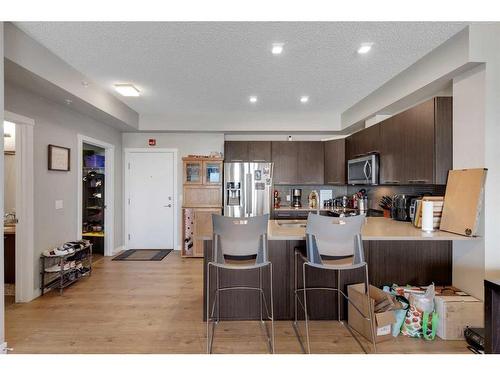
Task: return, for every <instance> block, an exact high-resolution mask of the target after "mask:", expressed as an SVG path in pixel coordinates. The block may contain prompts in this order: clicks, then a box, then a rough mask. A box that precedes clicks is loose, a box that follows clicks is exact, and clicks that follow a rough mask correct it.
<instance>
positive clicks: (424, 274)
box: [199, 217, 474, 320]
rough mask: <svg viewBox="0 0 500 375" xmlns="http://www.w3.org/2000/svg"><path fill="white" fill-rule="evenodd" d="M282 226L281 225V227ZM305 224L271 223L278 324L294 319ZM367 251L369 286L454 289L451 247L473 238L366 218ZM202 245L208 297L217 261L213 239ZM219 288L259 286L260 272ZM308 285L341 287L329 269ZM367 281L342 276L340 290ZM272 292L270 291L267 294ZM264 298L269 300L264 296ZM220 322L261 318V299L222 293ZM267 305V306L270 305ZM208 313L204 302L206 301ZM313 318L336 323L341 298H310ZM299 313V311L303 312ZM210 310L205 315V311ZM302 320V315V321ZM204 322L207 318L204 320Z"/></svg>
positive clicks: (225, 276)
mask: <svg viewBox="0 0 500 375" xmlns="http://www.w3.org/2000/svg"><path fill="white" fill-rule="evenodd" d="M280 224H282V225H280ZM305 224H306V221H305V220H270V221H269V228H268V240H269V242H268V244H269V260H270V261H271V263H272V265H273V286H274V288H273V294H274V311H275V314H276V319H280V320H292V319H294V285H295V284H294V275H295V268H294V266H295V263H294V254H295V250H296V249H304V248H305V244H306V243H305V242H306V241H305ZM362 236H363V247H364V253H365V258H366V262H367V263H368V269H369V279H370V283H371V284H372V285H375V286H378V287H380V286H382V285H392V284H398V285H406V284H410V285H429V284H430V283H435V284H436V285H451V284H452V268H453V267H452V259H453V252H452V246H453V245H452V244H453V241H455V240H460V241H473V240H474V238H470V237H464V236H460V235H456V234H453V233H448V232H442V231H435V232H432V233H425V232H422V230H421V229H419V228H415V227H414V226H413V225H412V224H411V223H409V222H400V221H394V220H392V219H387V218H382V217H368V218H367V222H366V224H365V226H364V228H363V232H362ZM199 239H203V240H204V255H205V258H204V265H205V267H204V270H203V272H204V285H205V287H204V288H203V293H204V294H205V297H206V282H207V274H206V270H207V267H206V266H207V263H208V262H209V261H211V260H212V259H213V254H212V239H211V238H208V237H204V238H199ZM302 263H303V262H302V260H300V258H299V261H298V265H297V270H298V271H297V274H298V278H299V285H300V284H301V280H302ZM266 271H267V270H264V271H263V272H262V275H263V281H264V285H265V288H268V286H269V275H268V272H266ZM210 277H211V290H212V292H211V293H210V299H211V301H213V296H214V295H215V293H214V288H215V285H216V284H215V283H216V278H215V272H211V274H210ZM219 277H220V279H219V280H220V283H221V286H229V285H251V286H256V285H258V280H259V276H258V271H255V270H249V271H226V270H222V271H220V274H219ZM306 278H307V280H308V281H307V282H308V286H315V287H321V286H332V287H335V286H336V283H337V278H336V274H335V273H334V272H332V271H327V270H316V269H314V270H311V271H308V273H307V277H306ZM363 281H364V272H363V269H357V270H352V271H345V272H342V273H341V276H340V288H341V289H343V290H344V292H347V285H349V284H354V283H359V282H363ZM267 290H268V289H267ZM266 295H269V294H268V293H267V292H266ZM220 298H221V310H220V314H221V318H222V319H229V320H248V319H258V318H259V316H260V312H259V298H258V294H257V293H254V292H249V291H243V292H239V291H225V292H222V293H221V296H220ZM268 303H269V301H268ZM204 305H205V306H204V307H205V308H206V298H204ZM308 305H309V306H310V315H311V319H313V320H314V319H318V320H319V319H328V320H335V319H337V298H336V295H335V294H334V293H332V292H325V291H312V292H309V293H308ZM299 310H300V309H299ZM205 311H206V310H205ZM346 314H347V309H346V305H345V302H343V301H342V302H341V315H342V316H341V317H342V318H343V319H346V318H347V315H346ZM302 316H303V315H302V314H301V313H300V312H299V318H300V317H302ZM204 317H205V315H204Z"/></svg>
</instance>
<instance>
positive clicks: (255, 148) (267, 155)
mask: <svg viewBox="0 0 500 375" xmlns="http://www.w3.org/2000/svg"><path fill="white" fill-rule="evenodd" d="M248 160H249V161H253V162H255V163H259V162H270V161H271V160H272V159H271V142H270V141H250V142H248Z"/></svg>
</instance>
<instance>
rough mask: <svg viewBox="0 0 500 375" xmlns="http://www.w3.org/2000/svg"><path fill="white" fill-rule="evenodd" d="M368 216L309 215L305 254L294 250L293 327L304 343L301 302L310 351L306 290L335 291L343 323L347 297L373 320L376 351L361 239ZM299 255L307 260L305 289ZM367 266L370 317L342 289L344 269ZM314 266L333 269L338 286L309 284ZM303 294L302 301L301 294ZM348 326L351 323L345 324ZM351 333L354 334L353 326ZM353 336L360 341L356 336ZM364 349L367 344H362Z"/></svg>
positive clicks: (303, 270) (315, 267) (339, 314)
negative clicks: (300, 326) (301, 326)
mask: <svg viewBox="0 0 500 375" xmlns="http://www.w3.org/2000/svg"><path fill="white" fill-rule="evenodd" d="M365 220H366V219H365V216H364V215H360V216H351V217H345V218H334V217H330V216H320V215H316V214H312V213H310V214H309V216H308V218H307V227H306V254H305V255H304V254H303V253H302V252H301V251H300V250H299V249H296V250H295V255H294V271H295V272H294V275H295V276H294V280H295V321H294V328H295V333H296V334H297V338H298V339H299V341H300V343H301V344H302V340H301V338H300V333H299V329H298V320H297V315H298V311H297V309H298V304H300V305H301V307H302V308H303V310H304V320H305V327H306V340H307V352H308V353H310V352H311V344H310V339H309V311H308V302H307V292H308V291H312V290H323V291H333V292H335V293H336V294H337V317H338V320H339V322H341V319H340V317H341V308H340V302H341V297H344V298H345V299H346V300H347V302H348V303H350V304H351V305H352V306H353V307H354V308H355V309H356V310H357V311H358V312H359V313H360V314H361V316H362V317H363V318H364V319H366V320H367V321H369V322H370V328H371V331H372V342H373V350H374V352H376V350H377V347H376V343H375V331H374V324H373V319H372V317H373V314H372V311H371V304H370V302H369V301H370V299H369V298H370V295H369V288H368V285H369V281H368V265H367V263H366V261H365V256H364V251H363V241H362V239H361V229H362V227H363V225H364V223H365ZM298 258H302V260H303V261H304V263H303V266H302V288H299V285H298V280H299V278H298ZM359 268H364V271H365V291H366V297H367V300H368V306H369V314H368V315H369V316H366V315H365V314H364V313H363V312H362V311H361V310H360V307H358V306H356V305H355V304H353V303H352V301H350V300H349V298H348V296H347V295H346V294H345V293H344V292H343V290H342V289H341V288H340V274H341V272H349V271H351V270H355V269H359ZM314 269H322V270H330V271H332V272H336V273H337V285H335V287H332V286H321V287H317V286H315V287H311V286H310V287H308V286H307V283H306V281H307V273H306V271H307V270H309V272H314ZM301 296H302V300H301V298H300V297H301ZM345 326H346V327H347V328H348V329H349V327H348V325H345ZM349 332H350V333H351V334H352V331H351V329H349ZM353 337H354V338H355V339H356V340H357V341H358V343H359V344H360V345H361V343H360V342H359V340H358V339H357V338H356V337H355V336H354V335H353ZM361 347H362V349H363V350H365V349H364V347H363V346H362V345H361Z"/></svg>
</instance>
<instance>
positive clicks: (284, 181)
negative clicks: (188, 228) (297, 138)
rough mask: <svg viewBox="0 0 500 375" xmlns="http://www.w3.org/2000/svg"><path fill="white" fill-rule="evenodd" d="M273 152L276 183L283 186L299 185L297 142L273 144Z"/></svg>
mask: <svg viewBox="0 0 500 375" xmlns="http://www.w3.org/2000/svg"><path fill="white" fill-rule="evenodd" d="M271 151H272V152H271V158H272V161H273V163H274V170H273V180H274V183H275V184H281V185H290V184H296V183H298V158H299V153H298V147H297V142H288V141H284V142H272V145H271Z"/></svg>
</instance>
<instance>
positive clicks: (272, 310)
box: [269, 263, 276, 354]
mask: <svg viewBox="0 0 500 375" xmlns="http://www.w3.org/2000/svg"><path fill="white" fill-rule="evenodd" d="M269 277H270V281H269V285H270V288H271V289H270V296H271V346H272V354H274V353H275V352H276V351H275V349H274V299H273V265H272V263H270V264H269Z"/></svg>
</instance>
